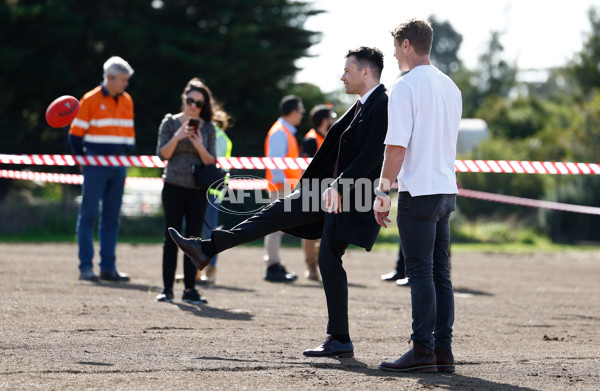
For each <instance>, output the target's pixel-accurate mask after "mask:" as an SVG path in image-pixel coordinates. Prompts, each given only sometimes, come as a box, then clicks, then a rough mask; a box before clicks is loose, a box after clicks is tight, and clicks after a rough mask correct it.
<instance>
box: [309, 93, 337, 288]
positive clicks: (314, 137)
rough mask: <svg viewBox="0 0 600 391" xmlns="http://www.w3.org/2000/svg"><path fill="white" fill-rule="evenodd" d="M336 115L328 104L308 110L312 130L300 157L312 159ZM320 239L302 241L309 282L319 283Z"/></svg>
mask: <svg viewBox="0 0 600 391" xmlns="http://www.w3.org/2000/svg"><path fill="white" fill-rule="evenodd" d="M336 117H337V114H336V113H335V112H334V111H333V110H332V108H331V105H330V104H326V105H317V106H315V107H313V108H312V109H311V110H310V120H311V122H312V124H313V128H312V129H311V130H309V131H308V132H307V133H306V134H305V135H304V140H303V141H302V152H301V154H300V155H301V156H302V157H313V156H315V155H316V153H317V151H318V150H319V148H321V144H323V140H325V135H326V134H327V132H328V131H329V128H330V127H331V125H333V124H334V122H335V118H336ZM320 243H321V240H320V239H315V240H311V239H302V248H303V249H304V261H305V262H306V272H305V273H304V275H305V276H306V278H308V279H309V280H313V281H319V270H318V266H319V265H318V260H319V257H318V254H319V246H320Z"/></svg>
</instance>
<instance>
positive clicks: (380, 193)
mask: <svg viewBox="0 0 600 391" xmlns="http://www.w3.org/2000/svg"><path fill="white" fill-rule="evenodd" d="M375 195H376V196H377V197H381V198H383V197H389V196H390V192H389V191H381V190H379V189H375Z"/></svg>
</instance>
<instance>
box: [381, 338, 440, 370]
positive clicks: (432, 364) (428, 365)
mask: <svg viewBox="0 0 600 391" xmlns="http://www.w3.org/2000/svg"><path fill="white" fill-rule="evenodd" d="M379 369H381V370H382V371H391V372H425V373H436V372H437V371H438V369H437V364H436V358H435V353H434V352H433V349H430V348H428V347H427V346H425V345H421V344H420V343H418V342H414V341H413V347H412V349H411V350H409V351H408V352H406V353H404V355H403V356H402V357H400V358H399V359H397V360H396V361H392V362H382V363H381V364H379Z"/></svg>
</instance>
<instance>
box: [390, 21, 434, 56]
mask: <svg viewBox="0 0 600 391" xmlns="http://www.w3.org/2000/svg"><path fill="white" fill-rule="evenodd" d="M392 37H394V39H395V40H396V41H397V42H398V44H400V45H401V44H402V42H403V41H404V40H405V39H408V42H410V44H411V46H412V47H413V48H414V49H415V53H417V54H418V55H419V56H424V55H429V53H430V52H431V43H432V42H433V28H432V27H431V23H429V21H428V20H425V19H410V20H407V21H406V22H404V23H401V24H400V25H399V26H398V27H396V28H395V29H394V30H392Z"/></svg>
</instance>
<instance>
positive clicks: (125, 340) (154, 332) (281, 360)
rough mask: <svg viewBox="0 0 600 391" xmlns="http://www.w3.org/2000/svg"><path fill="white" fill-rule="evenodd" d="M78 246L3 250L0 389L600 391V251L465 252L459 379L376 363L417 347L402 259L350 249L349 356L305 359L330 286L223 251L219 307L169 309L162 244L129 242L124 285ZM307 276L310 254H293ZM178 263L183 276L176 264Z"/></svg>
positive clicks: (257, 256)
mask: <svg viewBox="0 0 600 391" xmlns="http://www.w3.org/2000/svg"><path fill="white" fill-rule="evenodd" d="M76 254H77V247H76V245H73V244H0V304H1V311H2V318H1V319H2V320H1V338H0V349H1V351H0V364H1V365H0V389H2V390H25V389H27V390H31V389H42V390H84V389H119V390H129V389H131V390H139V389H147V390H158V389H201V390H220V389H227V390H230V389H233V390H288V389H289V390H292V389H293V390H309V389H310V390H320V389H331V390H367V389H368V390H387V389H407V390H425V389H427V390H430V389H443V390H564V389H567V390H597V389H598V384H599V383H600V300H599V299H598V297H599V296H600V284H599V283H598V281H599V277H600V252H565V253H552V254H545V253H533V254H527V255H506V254H483V253H466V252H463V253H461V252H454V253H453V259H452V276H453V280H454V285H455V291H456V322H455V329H454V336H455V338H454V347H453V349H454V354H455V357H456V360H457V373H456V374H453V375H448V374H421V375H417V374H410V375H399V374H390V373H387V372H382V371H380V370H378V369H377V366H378V364H379V363H380V362H381V361H384V360H394V359H396V358H398V357H399V356H400V355H401V354H403V353H404V352H405V351H406V350H407V349H409V345H408V344H407V340H408V338H409V336H410V323H411V314H410V294H409V288H406V287H398V286H396V285H395V284H393V283H386V282H382V281H380V279H379V275H380V274H381V273H384V272H388V271H390V270H391V268H392V267H393V265H394V260H395V254H394V252H393V251H385V252H384V251H379V252H371V253H366V252H364V251H360V250H350V251H349V252H348V253H347V254H346V257H345V265H346V269H347V271H348V276H349V281H350V285H351V286H350V325H351V336H352V338H353V340H354V344H355V357H354V358H352V359H328V358H320V359H319V358H316V359H315V358H310V359H309V358H306V357H303V356H302V351H303V350H304V349H307V348H312V347H315V346H317V345H319V344H320V343H321V342H322V340H323V339H324V337H325V325H326V309H325V298H324V293H323V290H322V288H321V286H320V284H318V283H314V282H310V281H307V280H306V279H305V278H304V277H303V275H301V276H300V278H299V279H298V281H296V282H295V283H294V284H290V285H284V284H273V283H268V282H265V281H263V279H262V275H263V272H264V265H263V262H262V249H261V248H259V247H242V248H239V249H234V250H230V251H228V252H226V253H224V254H222V255H221V257H220V260H219V268H218V276H217V285H216V286H215V287H213V288H210V289H204V290H203V294H204V296H205V297H206V298H207V299H208V304H205V305H201V306H194V305H188V304H185V303H182V302H181V300H180V298H181V292H182V290H183V287H182V286H181V284H177V285H176V287H175V295H176V301H175V303H174V304H166V303H158V302H156V301H155V299H154V297H155V295H156V294H157V293H158V292H159V291H160V289H161V288H162V286H161V285H162V282H161V281H162V279H161V246H159V245H139V246H135V245H125V244H121V245H119V247H118V265H119V267H120V269H121V270H122V271H125V272H128V273H130V274H131V276H132V281H131V282H130V283H128V284H114V283H97V284H96V283H90V282H83V281H79V280H78V270H77V260H76ZM283 256H284V259H285V261H286V264H287V266H288V269H290V270H294V271H297V272H299V274H301V273H302V272H303V271H304V266H303V259H302V254H301V250H300V249H284V251H283ZM181 269H182V268H181V265H180V266H179V269H178V270H181Z"/></svg>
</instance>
